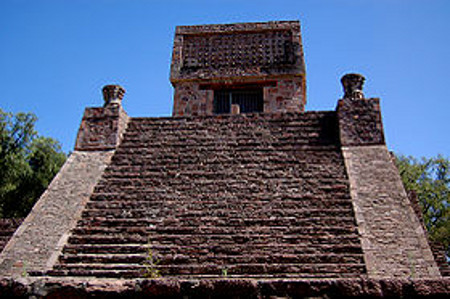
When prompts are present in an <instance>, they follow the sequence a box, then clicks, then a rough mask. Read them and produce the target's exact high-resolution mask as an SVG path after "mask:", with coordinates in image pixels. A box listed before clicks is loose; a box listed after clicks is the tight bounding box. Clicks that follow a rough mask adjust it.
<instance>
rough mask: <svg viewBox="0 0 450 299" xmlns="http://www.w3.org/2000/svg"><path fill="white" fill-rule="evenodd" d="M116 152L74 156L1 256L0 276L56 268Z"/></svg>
mask: <svg viewBox="0 0 450 299" xmlns="http://www.w3.org/2000/svg"><path fill="white" fill-rule="evenodd" d="M112 153H113V151H102V152H94V151H90V152H80V151H75V152H73V153H72V154H71V155H70V157H69V159H68V160H67V161H66V163H65V164H64V166H63V167H62V168H61V170H60V171H59V173H58V174H57V175H56V177H55V178H54V180H53V181H52V183H51V184H50V185H49V187H48V188H47V190H46V191H45V192H44V194H43V195H42V196H41V198H40V199H39V201H38V202H37V203H36V205H35V206H34V207H33V209H32V210H31V212H30V214H28V216H27V218H26V219H25V220H24V221H23V223H22V225H21V226H20V227H19V228H18V229H17V231H16V233H15V234H14V235H13V237H12V238H11V240H10V241H9V243H8V244H7V245H6V247H5V248H4V250H3V252H2V253H1V254H0V276H9V277H11V276H12V277H18V276H21V275H25V273H32V272H38V273H39V272H43V271H46V270H48V269H49V268H51V267H52V265H53V263H54V262H55V260H56V258H57V256H58V254H59V252H60V250H61V249H62V246H63V245H64V244H65V242H66V240H67V237H68V235H69V232H70V230H71V229H72V228H73V227H74V226H75V224H76V221H77V220H78V218H79V217H80V214H81V211H82V209H83V208H84V204H85V203H86V201H87V199H88V198H89V196H90V194H91V193H92V190H93V188H94V186H95V184H96V183H97V181H98V179H99V178H100V176H101V174H102V173H103V170H104V169H105V167H106V165H107V164H108V162H109V160H110V159H111V156H112Z"/></svg>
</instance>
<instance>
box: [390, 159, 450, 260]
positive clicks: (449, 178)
mask: <svg viewBox="0 0 450 299" xmlns="http://www.w3.org/2000/svg"><path fill="white" fill-rule="evenodd" d="M396 164H397V167H398V169H399V172H400V175H401V177H402V180H403V184H404V186H405V188H406V189H407V190H413V191H415V192H416V194H417V197H418V199H419V204H420V207H421V208H422V212H423V216H424V222H425V226H426V228H427V230H428V233H429V236H430V239H431V240H433V241H438V242H440V243H443V244H444V245H445V248H446V249H447V256H450V255H449V254H450V250H449V249H450V248H449V247H450V244H449V243H450V219H449V216H450V206H449V203H450V161H449V159H447V158H445V157H443V156H441V155H438V156H437V157H435V158H428V159H427V158H422V159H420V160H418V159H415V158H413V157H406V156H401V155H400V156H397V159H396Z"/></svg>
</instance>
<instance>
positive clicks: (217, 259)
mask: <svg viewBox="0 0 450 299" xmlns="http://www.w3.org/2000/svg"><path fill="white" fill-rule="evenodd" d="M148 257H149V255H148V252H147V251H144V252H142V253H139V254H136V253H134V254H131V253H115V254H111V253H107V254H86V253H78V254H68V253H65V254H64V255H63V256H61V257H60V258H59V264H60V265H61V266H62V265H67V264H91V263H94V264H95V263H100V264H145V262H146V261H147V259H148ZM153 257H154V259H155V260H156V261H158V265H161V266H163V265H169V266H170V265H183V264H216V265H217V264H218V265H221V264H229V265H239V264H254V263H262V264H294V263H295V264H342V263H345V264H349V265H350V264H362V263H364V260H363V256H362V255H361V254H348V255H339V254H297V255H295V254H273V255H270V256H267V255H258V254H251V253H250V254H243V255H240V256H228V255H211V254H208V255H195V256H194V255H191V256H190V255H186V254H166V255H161V254H157V255H153Z"/></svg>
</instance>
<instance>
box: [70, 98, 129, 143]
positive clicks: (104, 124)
mask: <svg viewBox="0 0 450 299" xmlns="http://www.w3.org/2000/svg"><path fill="white" fill-rule="evenodd" d="M127 123H128V116H127V114H126V113H125V111H124V110H123V108H122V106H120V105H112V106H106V107H95V108H86V110H85V111H84V115H83V119H82V121H81V125H80V130H79V131H78V135H77V140H76V144H75V150H82V151H83V150H92V151H98V150H111V149H115V148H116V146H117V145H118V144H119V142H120V140H121V138H122V134H123V132H124V131H125V128H126V125H127Z"/></svg>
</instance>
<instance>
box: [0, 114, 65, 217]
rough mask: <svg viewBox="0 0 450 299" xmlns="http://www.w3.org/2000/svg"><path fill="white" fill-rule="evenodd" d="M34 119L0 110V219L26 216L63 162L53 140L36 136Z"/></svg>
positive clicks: (61, 153) (62, 154)
mask: <svg viewBox="0 0 450 299" xmlns="http://www.w3.org/2000/svg"><path fill="white" fill-rule="evenodd" d="M36 120H37V119H36V116H35V115H34V114H32V113H17V114H15V115H13V114H12V113H6V112H4V111H3V110H2V109H0V218H10V217H24V216H26V215H27V214H28V212H29V211H30V209H31V208H32V207H33V205H34V203H35V202H36V200H37V199H38V198H39V196H40V195H41V194H42V192H44V190H45V189H46V188H47V186H48V184H49V183H50V181H51V180H52V179H53V177H54V176H55V175H56V173H57V172H58V170H59V169H60V168H61V166H62V165H63V164H64V162H65V160H66V155H65V154H64V153H63V152H62V151H61V145H60V144H59V143H58V142H57V141H56V140H54V139H52V138H47V137H42V136H39V135H38V134H37V132H36V131H35V129H34V124H35V122H36Z"/></svg>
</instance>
